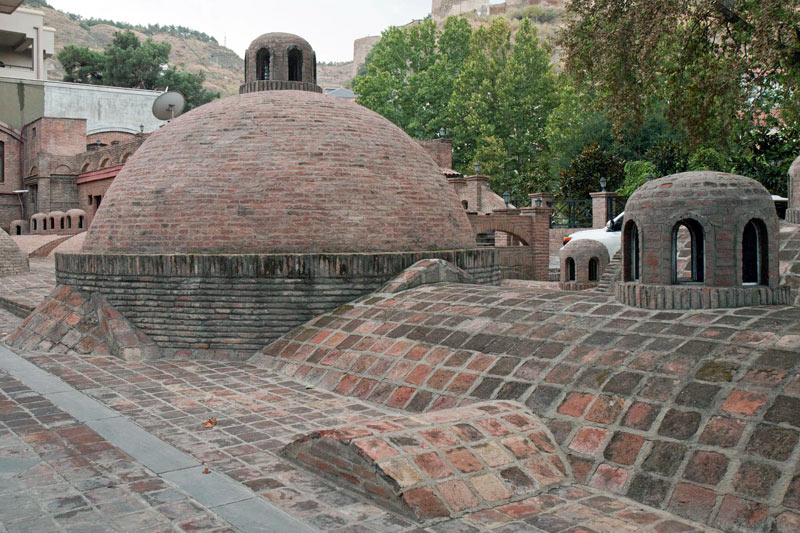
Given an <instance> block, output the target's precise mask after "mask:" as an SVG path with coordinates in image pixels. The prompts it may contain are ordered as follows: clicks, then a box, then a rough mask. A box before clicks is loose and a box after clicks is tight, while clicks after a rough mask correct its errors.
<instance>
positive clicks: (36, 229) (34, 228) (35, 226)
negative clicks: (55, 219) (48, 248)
mask: <svg viewBox="0 0 800 533" xmlns="http://www.w3.org/2000/svg"><path fill="white" fill-rule="evenodd" d="M31 222H33V231H39V228H38V226H39V224H37V223H36V219H35V218H34V219H33V220H31Z"/></svg>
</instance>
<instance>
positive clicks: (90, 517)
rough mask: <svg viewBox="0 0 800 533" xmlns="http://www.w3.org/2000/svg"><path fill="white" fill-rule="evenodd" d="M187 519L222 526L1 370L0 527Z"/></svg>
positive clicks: (115, 525)
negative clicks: (23, 422)
mask: <svg viewBox="0 0 800 533" xmlns="http://www.w3.org/2000/svg"><path fill="white" fill-rule="evenodd" d="M54 415H59V416H58V417H54ZM43 419H48V420H50V421H45V420H43ZM23 420H24V421H26V423H25V424H20V423H19V422H20V421H23ZM187 520H203V521H205V523H206V524H207V525H208V530H214V529H216V530H219V531H222V530H223V529H225V528H227V523H226V522H225V521H224V520H222V519H221V518H220V517H219V516H217V515H216V514H215V513H214V512H213V511H211V510H209V509H208V508H206V507H204V506H202V505H200V504H199V503H197V502H196V501H195V500H193V499H192V498H191V497H190V496H189V495H188V494H186V493H185V492H184V491H182V490H180V489H178V488H176V487H174V486H172V485H171V484H170V483H168V482H166V481H164V480H163V479H162V478H160V477H159V476H158V475H157V474H155V473H153V472H151V471H149V470H147V469H146V468H144V467H142V466H141V465H139V464H138V463H136V462H135V461H134V460H133V459H131V458H130V457H128V456H127V455H126V454H125V453H123V452H121V451H120V450H118V449H116V448H115V447H113V446H111V445H110V444H109V443H108V442H107V441H105V440H104V439H103V438H102V437H100V436H99V435H98V434H97V433H95V432H94V431H92V430H91V429H89V428H88V427H87V426H85V425H83V424H82V423H80V422H78V421H77V420H75V419H74V418H72V417H70V416H69V415H66V414H65V413H63V412H61V411H60V410H59V409H58V408H56V407H55V406H53V404H51V403H50V401H49V400H47V399H45V398H44V397H42V396H40V395H39V394H38V393H35V392H33V391H32V390H30V389H29V388H28V387H26V386H25V385H23V384H22V383H20V382H19V381H17V380H16V379H14V378H12V377H10V376H9V375H8V374H6V373H4V372H2V371H0V524H1V525H0V529H2V530H4V531H66V530H86V531H101V530H102V531H135V530H142V531H143V530H149V531H180V530H182V523H183V522H185V521H187Z"/></svg>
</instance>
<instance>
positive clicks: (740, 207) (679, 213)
mask: <svg viewBox="0 0 800 533" xmlns="http://www.w3.org/2000/svg"><path fill="white" fill-rule="evenodd" d="M622 239H623V243H622V244H623V246H622V249H623V276H624V277H623V282H622V283H621V284H620V285H619V286H618V287H617V297H618V298H619V299H620V300H622V301H623V302H625V303H629V304H631V305H636V306H638V307H649V308H669V309H693V308H711V307H741V306H745V305H760V304H773V303H784V302H785V300H786V294H785V292H786V291H784V290H782V289H780V288H779V287H778V284H779V283H780V273H779V271H778V270H779V263H778V241H777V239H778V216H777V213H776V211H775V205H774V203H773V201H772V197H771V195H770V193H769V192H768V191H767V190H766V189H765V188H764V186H763V185H761V184H760V183H758V182H757V181H755V180H753V179H751V178H747V177H745V176H737V175H733V174H725V173H722V172H685V173H681V174H674V175H671V176H666V177H663V178H661V179H658V180H654V181H651V182H648V183H645V184H644V185H642V186H641V187H639V188H638V189H637V190H636V192H634V193H633V195H631V197H630V199H629V200H628V203H627V205H626V206H625V223H624V226H623V235H622ZM722 289H730V290H722Z"/></svg>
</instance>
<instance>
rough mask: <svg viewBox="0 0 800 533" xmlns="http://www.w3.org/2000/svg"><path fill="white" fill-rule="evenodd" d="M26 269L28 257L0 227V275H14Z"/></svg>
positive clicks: (23, 272)
mask: <svg viewBox="0 0 800 533" xmlns="http://www.w3.org/2000/svg"><path fill="white" fill-rule="evenodd" d="M28 271H29V268H28V258H27V257H25V254H24V253H22V250H20V249H19V246H17V243H15V242H14V239H12V238H11V237H9V236H8V233H6V232H5V231H3V230H2V229H0V276H15V275H17V274H25V273H26V272H28Z"/></svg>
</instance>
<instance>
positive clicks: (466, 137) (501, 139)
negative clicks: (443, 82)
mask: <svg viewBox="0 0 800 533" xmlns="http://www.w3.org/2000/svg"><path fill="white" fill-rule="evenodd" d="M557 105H558V97H557V92H556V78H555V76H554V74H553V71H552V67H551V66H550V57H549V54H548V52H547V51H546V50H545V49H544V48H543V47H542V46H541V44H540V42H539V40H538V37H537V35H536V30H535V29H534V27H533V26H532V25H531V23H530V21H529V20H527V19H526V20H523V21H522V24H521V25H520V28H519V31H518V32H517V34H516V36H515V39H514V40H513V42H512V36H511V28H510V26H509V25H508V22H507V21H506V20H505V19H504V18H498V19H496V20H495V21H494V22H492V24H491V25H490V26H489V27H488V28H479V29H478V30H476V31H475V32H474V33H473V35H472V38H471V40H470V49H469V55H468V56H467V58H466V61H465V63H464V67H463V70H462V71H461V73H460V75H459V77H458V79H457V80H456V85H455V90H454V91H453V95H452V97H451V99H450V104H449V106H448V110H449V117H448V118H449V124H450V130H451V131H452V132H453V134H452V138H453V146H454V157H453V159H454V166H455V168H456V169H459V170H462V169H463V170H462V171H465V172H469V169H470V168H471V167H472V165H473V163H480V164H481V167H482V168H484V169H489V168H492V169H496V170H495V172H494V173H493V174H491V176H492V178H493V180H492V188H493V189H494V191H495V192H497V193H500V194H502V193H503V192H504V191H506V190H508V191H510V192H511V195H512V198H513V200H514V202H516V203H520V202H523V201H525V199H526V197H527V195H528V194H529V193H531V192H534V189H546V188H547V183H548V182H549V178H548V175H547V164H546V162H545V157H544V156H545V153H546V143H545V127H546V125H547V120H548V117H549V115H550V113H552V111H553V110H554V109H555V108H556V106H557Z"/></svg>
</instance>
